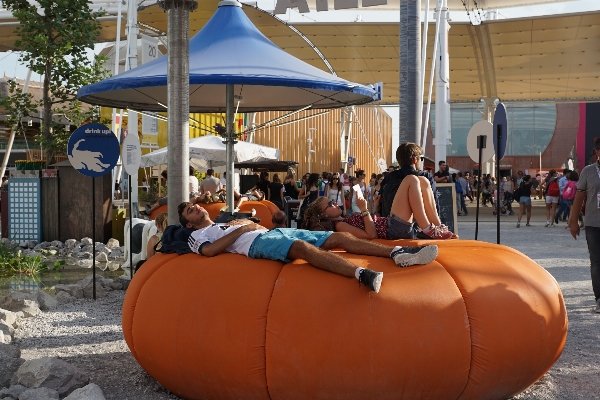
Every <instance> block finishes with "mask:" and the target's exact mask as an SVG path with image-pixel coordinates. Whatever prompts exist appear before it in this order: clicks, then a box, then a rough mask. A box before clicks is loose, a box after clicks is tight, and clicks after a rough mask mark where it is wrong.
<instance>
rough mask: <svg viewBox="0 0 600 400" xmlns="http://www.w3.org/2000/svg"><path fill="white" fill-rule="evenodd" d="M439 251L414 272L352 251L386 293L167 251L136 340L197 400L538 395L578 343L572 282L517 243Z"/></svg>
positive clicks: (126, 316)
mask: <svg viewBox="0 0 600 400" xmlns="http://www.w3.org/2000/svg"><path fill="white" fill-rule="evenodd" d="M380 242H386V243H388V244H392V243H393V244H399V243H401V244H412V245H414V244H419V242H418V241H397V242H391V241H382V240H380ZM421 244H424V242H421ZM437 244H438V245H439V247H440V248H439V255H438V258H437V260H436V261H434V262H432V263H430V264H428V265H423V266H414V267H410V268H398V267H396V266H395V264H394V263H393V261H392V260H391V259H387V258H378V257H367V256H357V255H352V254H346V253H344V252H341V253H340V254H341V255H342V256H344V257H346V258H347V259H349V260H350V261H351V262H353V263H354V264H356V265H358V266H363V267H368V268H371V269H374V270H378V271H383V272H384V279H383V283H382V286H381V290H380V292H379V293H378V294H375V293H373V292H370V291H368V290H367V289H366V288H365V287H364V286H361V287H359V285H358V282H357V281H356V280H355V279H353V278H346V277H342V276H339V275H335V274H332V273H329V272H325V271H322V270H318V269H316V268H313V267H311V266H310V265H308V264H306V263H305V262H304V261H301V260H296V261H295V262H292V263H289V264H284V263H281V262H277V261H270V260H254V259H249V258H246V257H244V256H242V255H236V254H221V255H219V256H217V257H213V258H207V257H202V256H199V255H195V254H188V255H184V256H176V255H165V254H159V255H156V256H154V257H152V258H151V259H150V260H149V261H147V262H146V263H145V264H144V267H143V268H142V269H140V271H139V272H138V273H136V275H135V276H134V278H133V280H132V282H131V284H130V286H129V289H128V290H127V294H126V297H125V302H124V306H123V332H124V335H125V340H126V342H127V344H128V346H129V348H130V349H131V351H132V353H133V355H134V356H135V358H136V359H137V361H138V362H139V363H140V365H141V366H142V367H143V368H144V369H145V370H146V371H148V373H150V374H151V375H152V376H153V377H154V378H156V379H157V380H158V381H159V382H160V383H161V384H163V385H164V386H165V387H166V388H168V389H169V390H170V391H172V392H174V393H175V394H177V395H178V396H181V397H184V398H186V399H204V398H211V399H239V398H243V399H265V400H266V399H320V398H322V399H367V398H372V399H388V398H389V399H392V398H394V399H397V398H402V399H417V398H444V399H502V398H507V397H510V396H513V395H515V394H517V393H519V392H521V391H523V390H525V389H526V388H527V387H529V386H530V385H531V384H533V383H534V382H536V381H537V380H538V379H539V378H540V377H542V376H543V374H544V373H545V372H546V371H547V370H548V369H549V368H550V367H551V366H552V364H553V363H554V362H555V361H556V360H557V359H558V357H559V355H560V353H561V351H562V348H563V346H564V343H565V338H566V332H567V315H566V309H565V305H564V301H563V298H562V295H561V292H560V289H559V287H558V284H557V283H556V281H555V280H554V278H552V276H551V275H550V274H549V273H548V272H547V271H545V270H544V269H542V268H541V267H540V266H538V265H537V264H536V263H535V262H533V261H532V260H531V259H529V258H528V257H526V256H525V255H523V254H522V253H519V252H518V251H516V250H513V249H511V248H508V247H505V246H499V245H494V244H488V243H482V242H476V241H462V240H461V241H458V240H456V241H444V242H440V243H437ZM165 318H168V320H169V321H170V322H169V324H167V326H165V328H164V329H161V331H160V332H157V331H156V327H157V326H161V325H163V326H164V321H165Z"/></svg>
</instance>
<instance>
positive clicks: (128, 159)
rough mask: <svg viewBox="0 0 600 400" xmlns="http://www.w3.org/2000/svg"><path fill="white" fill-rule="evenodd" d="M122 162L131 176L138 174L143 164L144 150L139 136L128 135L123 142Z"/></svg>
mask: <svg viewBox="0 0 600 400" xmlns="http://www.w3.org/2000/svg"><path fill="white" fill-rule="evenodd" d="M121 160H123V168H125V171H126V172H127V173H128V174H129V175H135V174H137V173H138V169H140V164H141V163H142V148H141V146H140V141H139V139H138V137H137V135H127V136H126V137H125V140H123V148H122V149H121Z"/></svg>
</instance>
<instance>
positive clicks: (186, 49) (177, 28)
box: [158, 0, 229, 224]
mask: <svg viewBox="0 0 600 400" xmlns="http://www.w3.org/2000/svg"><path fill="white" fill-rule="evenodd" d="M158 4H159V6H160V7H161V8H162V9H163V10H165V11H168V24H169V25H168V29H167V36H168V57H169V58H168V68H169V72H168V76H167V82H168V110H169V114H168V125H169V128H168V130H169V153H168V165H169V166H168V168H169V172H168V174H169V177H168V180H167V187H168V190H167V191H168V196H169V199H168V203H167V204H168V210H169V218H168V222H169V224H177V223H178V221H179V217H178V215H177V206H178V205H179V204H180V203H181V202H183V201H188V200H189V177H188V176H189V153H190V152H189V136H190V124H189V113H190V80H189V79H190V73H189V64H190V61H189V60H190V46H189V25H190V18H189V12H190V11H193V10H195V9H196V8H198V2H197V1H193V0H163V1H159V2H158ZM228 180H229V179H228Z"/></svg>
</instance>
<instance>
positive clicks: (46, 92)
mask: <svg viewBox="0 0 600 400" xmlns="http://www.w3.org/2000/svg"><path fill="white" fill-rule="evenodd" d="M51 78H52V63H51V62H50V61H48V62H47V63H46V72H45V74H44V88H43V98H42V99H43V102H44V115H43V117H42V124H43V126H44V131H43V132H42V134H43V135H44V138H46V140H47V142H48V143H50V142H51V141H52V130H51V124H52V99H51V98H50V79H51ZM52 164H54V151H52V150H51V149H50V148H47V149H46V167H47V168H48V167H50V165H52Z"/></svg>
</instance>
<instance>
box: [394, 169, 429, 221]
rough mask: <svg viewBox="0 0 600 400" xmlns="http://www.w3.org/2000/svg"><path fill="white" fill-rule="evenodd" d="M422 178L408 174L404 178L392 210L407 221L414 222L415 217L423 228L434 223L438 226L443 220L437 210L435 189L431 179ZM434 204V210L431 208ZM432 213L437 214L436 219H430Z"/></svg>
mask: <svg viewBox="0 0 600 400" xmlns="http://www.w3.org/2000/svg"><path fill="white" fill-rule="evenodd" d="M420 178H421V177H417V176H414V175H408V176H406V177H405V178H404V179H403V180H402V183H401V184H400V187H398V191H397V192H396V195H395V196H394V201H393V202H392V207H391V210H390V212H391V213H392V214H394V215H395V216H397V217H398V218H400V219H403V220H404V221H407V222H412V221H413V218H414V220H415V221H416V222H417V225H419V227H420V228H421V229H425V228H427V227H428V226H429V225H430V224H432V223H433V224H434V225H436V226H438V225H440V224H441V221H440V220H439V217H438V216H437V212H436V211H435V202H434V201H433V191H432V190H431V186H430V185H429V181H428V180H427V179H426V178H424V177H423V179H422V180H421V179H420ZM423 181H425V182H426V184H425V183H424V182H423ZM432 206H433V210H431V209H432ZM430 214H435V219H434V220H432V219H430Z"/></svg>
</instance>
